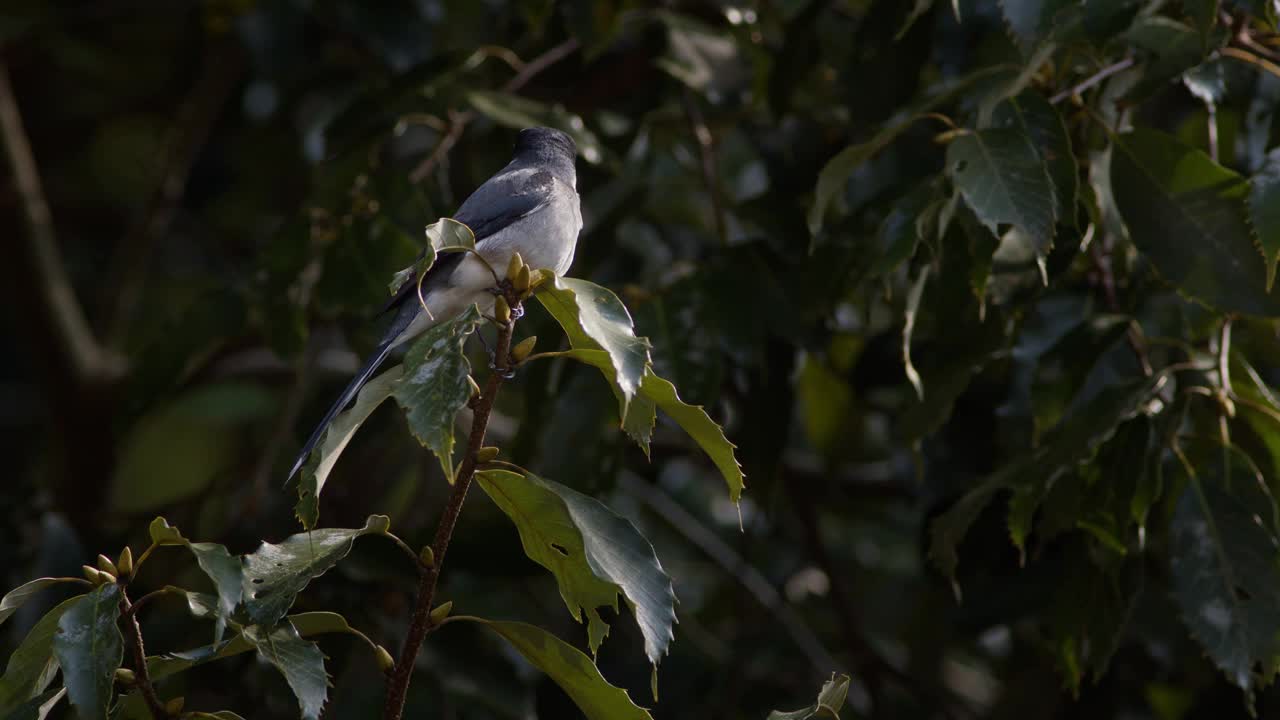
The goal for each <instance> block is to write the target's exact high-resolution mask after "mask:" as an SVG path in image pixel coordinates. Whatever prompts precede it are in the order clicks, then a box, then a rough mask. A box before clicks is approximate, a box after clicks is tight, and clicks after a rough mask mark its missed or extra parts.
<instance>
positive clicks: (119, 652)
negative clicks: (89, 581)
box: [53, 583, 124, 718]
mask: <svg viewBox="0 0 1280 720" xmlns="http://www.w3.org/2000/svg"><path fill="white" fill-rule="evenodd" d="M73 601H74V602H73V604H72V605H71V607H69V608H67V609H66V611H65V612H63V613H62V617H60V618H59V619H58V629H57V632H55V633H54V636H53V656H54V657H55V658H57V660H58V664H59V665H60V666H62V683H63V684H64V685H66V687H67V696H68V697H69V698H70V700H71V706H72V707H74V708H75V709H76V712H77V713H78V714H79V715H80V717H82V718H101V717H106V714H107V706H108V703H109V702H110V700H111V696H112V685H113V683H114V682H115V673H116V668H118V667H120V661H121V660H123V659H124V637H123V636H122V635H121V634H120V628H119V626H118V625H117V624H116V621H117V620H119V618H120V587H119V586H118V585H116V584H115V583H106V584H103V585H99V586H98V587H97V588H95V589H94V590H93V591H92V592H90V593H88V594H86V595H81V596H79V597H77V598H73Z"/></svg>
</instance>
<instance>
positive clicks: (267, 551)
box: [244, 515, 390, 626]
mask: <svg viewBox="0 0 1280 720" xmlns="http://www.w3.org/2000/svg"><path fill="white" fill-rule="evenodd" d="M389 526H390V521H389V520H388V519H387V517H386V516H385V515H370V516H369V519H368V520H367V521H365V524H364V527H362V528H355V529H350V530H345V529H337V528H324V529H321V530H312V531H310V532H304V533H298V534H297V535H291V536H290V537H288V538H286V539H285V540H284V541H283V542H281V543H280V544H278V545H273V544H271V543H263V544H262V545H261V546H260V547H259V548H258V549H257V550H255V551H254V552H253V553H252V554H250V555H246V556H245V557H244V604H245V612H246V614H248V616H249V619H250V620H252V621H253V622H254V623H255V624H258V625H264V626H270V625H272V624H274V623H275V622H276V621H277V620H279V619H280V618H282V617H284V614H285V612H286V611H287V610H288V609H289V607H290V606H291V605H293V599H294V598H295V597H296V596H297V594H298V593H299V592H301V591H302V589H303V588H305V587H306V586H307V584H308V583H310V582H311V581H312V580H313V579H315V578H317V577H320V576H321V575H323V574H325V573H326V572H328V571H329V569H330V568H332V567H333V566H334V565H336V564H337V563H338V561H339V560H341V559H342V558H344V557H346V556H347V553H349V552H351V546H352V545H353V544H354V543H355V540H356V538H358V537H360V536H362V535H368V534H370V533H375V534H380V533H385V532H387V529H388V527H389Z"/></svg>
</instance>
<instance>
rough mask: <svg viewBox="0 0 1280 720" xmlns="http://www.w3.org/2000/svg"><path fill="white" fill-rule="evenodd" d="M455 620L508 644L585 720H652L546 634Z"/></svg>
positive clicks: (514, 625) (521, 627) (514, 626)
mask: <svg viewBox="0 0 1280 720" xmlns="http://www.w3.org/2000/svg"><path fill="white" fill-rule="evenodd" d="M457 620H467V621H471V622H476V623H480V624H482V625H484V626H485V627H487V628H489V629H490V630H492V631H493V632H494V633H496V634H497V635H498V636H499V637H501V638H502V639H503V640H506V641H507V642H508V643H510V644H511V646H512V647H514V648H515V649H516V650H517V651H519V653H520V654H521V655H523V656H524V658H525V659H526V660H528V661H529V662H530V663H531V664H533V666H534V667H536V668H538V669H539V670H541V671H542V672H544V673H546V674H547V677H550V678H551V679H552V680H553V681H555V683H556V684H557V685H559V686H560V689H562V690H564V691H565V694H567V695H568V696H569V697H570V698H571V699H572V700H573V702H574V704H575V705H577V706H578V709H579V710H581V711H582V714H583V715H585V716H586V718H587V720H653V718H652V716H651V715H649V713H648V712H646V711H645V710H644V709H643V708H641V707H638V706H637V705H636V704H635V703H634V702H632V701H631V698H630V697H628V696H627V691H626V690H623V689H621V688H617V687H614V686H613V685H610V684H609V683H608V682H606V681H605V679H604V677H602V676H601V675H600V671H599V670H598V669H596V666H595V663H593V662H591V658H589V657H587V656H586V655H584V654H582V652H580V651H579V650H577V649H576V648H574V647H573V646H572V645H569V644H568V643H565V642H564V641H563V640H560V639H559V638H557V637H556V636H555V635H552V634H551V633H549V632H547V631H546V630H543V629H541V628H539V627H535V626H533V625H526V624H525V623H518V622H499V621H497V620H484V619H481V618H473V617H467V616H458V617H457Z"/></svg>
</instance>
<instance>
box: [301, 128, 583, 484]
mask: <svg viewBox="0 0 1280 720" xmlns="http://www.w3.org/2000/svg"><path fill="white" fill-rule="evenodd" d="M576 153H577V146H576V145H574V142H573V138H571V137H569V136H568V135H566V134H564V133H562V132H560V131H559V130H553V129H551V128H544V127H536V128H526V129H524V130H521V131H520V134H519V135H518V136H517V137H516V147H515V151H514V152H513V154H512V158H511V162H509V163H507V166H506V167H504V168H502V170H500V171H498V173H497V174H496V175H494V176H493V177H491V178H489V179H488V180H486V181H485V182H484V184H483V185H481V186H480V187H478V188H476V190H475V192H473V193H471V196H470V197H468V198H467V199H466V200H465V201H463V203H462V206H461V207H459V208H458V212H457V214H455V215H454V216H453V217H454V219H455V220H457V221H459V222H462V223H465V224H466V225H467V227H469V228H471V231H472V232H473V233H475V236H476V251H477V252H478V253H479V254H480V255H482V256H483V257H484V259H485V260H487V261H488V262H489V264H490V265H491V266H493V269H494V270H495V271H497V273H498V276H499V278H500V279H501V278H502V277H503V276H505V274H506V268H507V263H508V262H510V260H511V255H512V254H513V253H515V252H519V253H520V255H521V256H522V257H523V258H524V261H525V264H527V265H529V267H531V268H534V269H538V268H548V269H550V270H554V271H555V273H556V274H557V275H563V274H564V273H565V271H567V270H568V269H569V265H570V264H572V263H573V251H574V249H575V248H576V247H577V244H578V232H579V231H580V230H582V211H581V208H580V205H579V202H578V191H577V180H578V176H577V171H576V170H575V169H574V157H575V155H576ZM493 284H494V283H493V275H492V274H491V273H490V272H489V268H486V267H485V266H484V263H482V262H480V261H479V260H477V259H476V258H475V257H474V256H473V255H472V254H471V253H449V254H445V255H441V256H440V257H438V258H436V262H435V264H434V265H432V266H431V268H430V269H429V270H427V274H426V277H425V278H423V281H422V295H423V299H424V300H425V301H426V305H427V307H428V308H429V309H430V311H431V312H430V314H428V313H425V312H423V310H422V304H421V303H419V302H418V297H417V277H411V278H409V281H408V282H406V283H404V285H403V286H402V287H401V288H400V290H399V292H398V293H397V294H396V295H395V297H393V298H392V299H391V301H390V302H389V303H388V304H387V306H386V308H385V309H384V310H383V312H384V313H385V312H393V313H394V315H393V316H392V320H391V324H390V325H388V326H387V330H386V332H385V333H383V336H382V340H381V341H380V342H379V343H378V346H377V347H376V348H375V349H374V351H373V353H372V354H371V355H370V356H369V358H368V360H366V361H365V363H364V366H363V367H361V368H360V371H359V372H357V373H356V376H355V378H353V379H352V380H351V383H350V384H348V385H347V387H346V389H345V390H343V391H342V394H341V395H339V396H338V399H337V401H336V402H334V404H333V406H332V407H330V408H329V411H328V412H326V413H325V415H324V418H323V419H322V420H321V421H320V424H319V425H318V426H316V429H315V430H314V431H313V432H312V433H311V437H309V438H307V442H306V444H304V445H303V446H302V450H301V451H300V452H299V453H298V457H297V459H296V460H295V461H294V463H293V468H292V469H291V470H290V471H289V479H292V478H293V476H294V475H296V474H297V472H298V470H299V469H300V468H301V467H302V464H303V463H304V462H305V461H306V459H307V456H308V455H310V454H311V451H312V450H313V449H314V448H315V446H316V443H318V442H319V441H320V438H321V437H323V436H324V431H325V429H326V428H328V427H329V423H330V422H332V421H333V418H334V416H335V415H337V414H338V413H339V412H341V411H342V410H343V408H345V407H346V406H347V405H348V404H350V403H351V401H352V400H354V399H355V397H356V395H357V393H359V392H360V388H361V387H363V386H364V384H365V383H366V382H368V381H369V378H371V377H373V374H374V372H376V371H377V370H378V368H379V367H380V366H381V365H382V363H383V362H384V361H385V360H386V359H387V356H388V355H390V354H391V351H392V350H394V349H395V348H396V347H398V346H400V345H402V344H404V343H406V342H408V341H409V340H412V339H413V338H415V337H417V336H418V335H420V334H422V333H423V332H426V331H427V330H428V329H429V328H431V327H432V326H433V325H435V324H437V323H439V322H443V321H446V320H449V319H451V318H453V317H454V316H456V315H457V314H458V313H460V312H462V311H464V310H466V309H467V308H468V307H470V306H471V304H472V303H477V304H479V305H480V309H481V311H483V312H486V313H492V311H493V303H494V296H493V294H492V293H490V292H489V290H490V288H492V287H493Z"/></svg>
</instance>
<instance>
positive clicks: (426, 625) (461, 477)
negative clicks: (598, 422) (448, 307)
mask: <svg viewBox="0 0 1280 720" xmlns="http://www.w3.org/2000/svg"><path fill="white" fill-rule="evenodd" d="M503 289H504V292H505V293H506V300H507V304H508V305H510V306H511V308H512V309H513V310H515V309H516V308H518V307H520V297H519V296H518V295H517V294H515V293H514V292H513V291H512V290H511V286H510V283H505V282H504V284H503ZM517 314H518V313H517ZM514 330H515V320H514V318H513V319H510V320H507V321H506V322H505V323H499V325H498V341H497V349H496V350H495V353H494V356H493V357H494V359H493V362H494V369H493V372H491V373H490V374H489V378H488V380H486V381H485V386H484V389H483V390H482V391H481V393H480V395H478V396H477V397H476V398H474V399H473V401H472V409H473V416H472V420H471V434H470V436H469V437H468V438H467V449H466V456H465V457H464V458H463V461H462V467H460V468H459V469H458V477H457V479H456V480H455V481H454V486H453V493H452V494H451V495H450V496H449V501H448V504H446V505H445V508H444V513H443V515H441V517H440V524H439V525H437V526H436V535H435V539H434V540H432V542H431V554H432V563H431V565H430V566H429V567H425V568H424V571H423V573H422V577H421V578H420V579H419V581H418V599H417V603H416V605H415V606H414V609H413V616H412V617H411V619H410V621H409V631H408V634H407V635H406V636H405V639H404V647H403V648H402V649H401V651H400V658H399V660H397V661H396V666H395V668H394V669H393V670H392V672H391V679H390V681H389V682H388V683H387V700H386V704H385V705H384V706H383V710H382V717H383V719H384V720H400V718H401V717H402V715H403V713H404V701H405V697H406V695H407V694H408V692H409V682H410V680H411V679H412V678H413V667H414V663H415V661H416V660H417V658H418V650H419V649H420V648H421V647H422V641H423V639H424V638H426V636H427V633H429V632H431V631H432V630H433V629H435V628H436V627H438V625H434V624H433V623H432V622H431V607H432V604H433V602H434V601H435V594H436V583H437V581H438V580H439V579H440V568H441V567H442V566H443V565H444V558H445V553H447V552H448V551H449V542H450V540H452V539H453V529H454V527H455V526H456V525H457V524H458V515H459V514H460V513H461V512H462V503H463V502H464V501H465V500H466V499H467V490H468V489H469V488H470V487H471V481H472V479H474V478H475V473H476V453H478V452H479V451H480V448H481V447H483V446H484V435H485V431H486V430H487V429H488V427H489V415H490V414H491V413H492V412H493V403H494V401H495V400H496V399H497V397H498V390H499V389H500V388H501V387H502V383H503V381H504V380H505V379H506V376H507V375H508V374H509V372H510V370H511V368H512V362H511V336H512V334H513V332H514Z"/></svg>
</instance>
